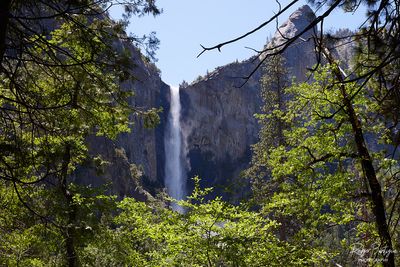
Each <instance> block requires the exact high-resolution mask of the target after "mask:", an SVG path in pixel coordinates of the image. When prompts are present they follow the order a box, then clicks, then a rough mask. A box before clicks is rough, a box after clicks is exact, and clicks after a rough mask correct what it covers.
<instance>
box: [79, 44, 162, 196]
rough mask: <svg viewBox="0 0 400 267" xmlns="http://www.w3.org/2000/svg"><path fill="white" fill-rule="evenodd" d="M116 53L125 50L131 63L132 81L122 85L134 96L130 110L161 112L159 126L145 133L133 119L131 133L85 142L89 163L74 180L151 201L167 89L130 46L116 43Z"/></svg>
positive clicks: (158, 183) (157, 184)
mask: <svg viewBox="0 0 400 267" xmlns="http://www.w3.org/2000/svg"><path fill="white" fill-rule="evenodd" d="M116 49H117V50H122V49H128V50H129V52H130V54H131V56H132V57H133V62H134V63H135V66H133V67H132V68H131V73H132V76H133V77H135V81H130V82H127V83H125V84H123V86H124V87H125V88H126V90H132V91H133V92H134V96H133V97H132V98H130V100H129V104H130V106H132V107H135V108H138V109H141V110H148V109H150V108H162V109H163V110H164V112H162V113H161V114H160V117H161V118H160V119H161V122H160V124H159V125H158V126H157V127H156V128H154V129H146V128H145V127H144V125H143V121H142V119H140V118H137V117H133V120H134V125H133V126H132V127H131V132H130V133H123V134H120V135H119V136H118V138H117V139H116V140H114V141H113V140H109V139H107V138H105V137H98V136H90V137H89V138H88V139H87V142H88V145H89V154H90V155H91V159H90V160H88V162H87V163H86V164H85V165H84V166H82V167H81V168H79V169H78V170H77V171H76V173H75V174H74V179H75V181H77V182H79V183H83V184H86V185H89V184H90V185H92V186H100V185H104V184H107V183H110V184H112V186H111V188H110V191H109V193H111V194H115V195H117V196H119V197H124V196H133V197H135V198H137V199H139V200H147V199H148V198H149V197H151V196H150V194H149V193H148V192H147V191H149V192H152V191H153V192H154V190H156V189H158V188H162V187H163V177H164V157H165V156H164V138H163V135H164V127H165V122H166V119H167V118H166V117H167V114H168V110H169V103H168V100H167V98H168V97H169V86H168V85H167V84H165V83H164V82H163V81H162V80H161V78H160V75H159V71H158V69H157V68H156V67H155V65H154V64H152V63H149V62H147V61H146V59H145V58H144V57H143V56H142V55H141V53H140V51H139V50H138V49H136V48H135V47H134V46H132V45H131V44H127V43H123V42H118V43H116ZM111 182H112V183H111ZM143 188H145V189H146V190H147V191H146V190H144V189H143Z"/></svg>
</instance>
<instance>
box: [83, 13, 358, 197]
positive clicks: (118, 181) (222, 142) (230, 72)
mask: <svg viewBox="0 0 400 267" xmlns="http://www.w3.org/2000/svg"><path fill="white" fill-rule="evenodd" d="M314 17H315V15H314V13H313V12H312V10H311V9H310V7H308V6H303V7H301V8H299V9H298V10H297V11H296V12H294V13H293V14H292V15H291V16H290V17H289V19H288V20H287V21H286V22H285V23H283V24H282V25H281V26H280V27H279V30H278V31H277V32H276V34H275V35H274V37H273V39H272V40H271V42H270V43H269V44H267V45H266V47H271V46H272V45H275V46H276V45H279V44H282V43H284V42H285V41H286V40H287V39H286V38H290V37H293V36H295V35H297V34H299V33H300V32H301V31H302V30H303V29H304V28H305V27H306V26H307V25H308V23H309V22H310V21H311V20H312V19H313V18H314ZM313 34H314V32H313V31H308V32H306V33H305V34H303V35H302V36H301V38H300V39H299V40H298V41H296V42H295V43H293V44H291V46H290V47H288V48H287V49H286V51H285V52H284V53H283V56H284V58H285V59H286V64H287V67H288V70H289V75H290V76H292V77H295V78H296V80H297V81H304V80H306V79H307V76H306V73H307V69H308V68H311V67H312V66H313V65H314V64H315V63H316V55H315V52H314V43H313V41H312V40H311V37H312V36H313ZM118 46H119V48H118V49H122V48H125V49H129V50H130V52H131V54H132V56H133V57H134V62H136V66H135V67H134V68H132V74H133V75H134V76H135V77H136V78H137V79H138V80H137V81H135V82H131V83H128V84H125V85H124V86H126V88H127V89H128V90H133V91H134V92H135V97H133V98H132V99H131V102H130V104H131V105H132V106H133V107H140V108H142V109H148V108H152V107H156V108H158V107H162V108H163V110H164V111H163V113H162V114H161V123H160V125H158V127H156V128H155V129H145V128H144V127H143V123H142V121H140V120H139V119H135V122H136V123H135V125H134V126H133V128H132V132H131V133H125V134H121V135H120V136H119V137H118V139H117V140H116V141H111V140H108V139H106V138H101V137H90V138H88V143H89V146H90V153H91V155H93V157H94V156H95V155H97V154H100V155H101V159H103V160H105V161H106V163H104V164H100V163H96V160H92V161H90V162H88V163H87V166H84V167H82V168H81V169H80V170H78V172H77V173H76V179H78V180H80V181H81V182H84V183H86V184H92V185H100V184H104V183H106V182H111V181H112V182H113V186H112V188H111V193H113V194H117V195H119V196H121V197H122V196H134V197H136V198H138V199H141V200H146V199H148V198H149V197H151V196H150V195H149V194H148V193H147V192H146V191H144V190H143V189H142V186H141V185H143V186H144V188H146V189H147V190H148V191H150V192H151V191H153V192H154V191H155V190H157V189H161V188H162V187H163V186H164V182H163V180H164V162H165V159H164V157H165V156H164V129H165V124H166V122H167V116H168V112H169V102H170V93H169V86H168V85H166V84H165V83H163V82H162V80H161V79H160V77H159V74H158V71H157V69H156V67H155V66H154V65H152V64H149V63H146V61H145V60H143V58H142V56H141V54H140V53H139V51H137V49H135V48H134V47H132V46H130V45H126V44H125V45H124V44H123V43H119V44H118ZM340 47H341V48H340V49H341V50H340V51H339V50H338V51H337V54H338V55H340V56H342V57H350V56H351V54H349V53H348V51H349V50H347V49H346V48H345V47H343V46H340ZM343 55H344V56H343ZM264 57H265V54H262V55H260V56H259V57H253V58H250V59H248V60H245V61H243V62H235V63H231V64H228V65H226V66H223V67H218V68H217V69H216V70H215V71H213V72H211V73H209V74H207V75H206V76H204V77H202V78H201V79H198V80H196V81H195V82H193V83H192V84H190V85H187V86H185V87H183V88H181V90H180V96H181V106H182V114H181V125H182V127H183V129H182V130H183V135H184V139H185V140H186V143H185V145H184V147H185V149H184V150H185V151H184V152H185V153H186V156H187V157H186V158H187V166H186V169H187V171H188V175H187V177H189V178H191V177H193V176H195V175H199V176H200V177H201V178H202V183H203V186H214V187H215V189H216V194H222V195H224V196H226V197H229V198H231V199H232V197H233V198H235V199H237V198H240V197H241V194H240V193H241V192H245V191H246V190H243V187H246V184H244V185H243V184H239V182H240V179H237V178H238V177H239V175H240V172H241V171H243V170H244V169H246V168H247V167H248V165H249V162H250V160H251V146H252V145H253V144H255V143H256V142H257V140H258V133H259V130H260V126H259V125H258V123H257V120H256V119H255V118H254V114H256V113H259V112H260V108H261V106H262V104H263V103H262V99H261V95H260V92H261V86H260V78H261V75H262V73H261V72H262V71H261V69H258V70H257V71H256V72H255V73H254V75H253V76H252V77H251V78H250V79H249V80H247V82H246V83H245V84H244V85H243V86H241V85H242V84H243V82H244V80H243V79H242V78H240V77H245V76H247V75H248V74H249V73H250V72H251V71H252V70H254V68H255V67H256V66H257V65H258V63H259V62H260V60H263V59H264ZM96 164H100V165H101V166H96ZM88 167H89V168H88ZM96 170H97V171H96ZM136 176H141V179H135V177H136ZM188 185H189V188H188V190H187V191H188V192H190V190H191V188H190V187H191V184H190V181H188ZM226 187H228V188H231V189H232V188H233V189H234V188H239V190H236V191H235V190H233V191H232V192H231V193H232V195H230V193H229V192H228V191H229V190H228V191H224V189H223V188H226Z"/></svg>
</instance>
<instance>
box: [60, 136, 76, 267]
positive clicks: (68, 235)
mask: <svg viewBox="0 0 400 267" xmlns="http://www.w3.org/2000/svg"><path fill="white" fill-rule="evenodd" d="M70 161H71V145H70V144H66V146H65V152H64V158H63V166H62V173H61V181H60V182H61V183H60V185H61V191H62V193H63V195H64V197H65V200H66V202H67V209H68V210H67V225H66V226H65V228H64V230H63V232H64V238H65V250H66V254H67V255H66V256H67V262H68V266H69V267H75V266H78V262H77V256H76V252H75V231H74V223H75V219H76V208H75V206H74V203H73V198H72V194H71V192H70V191H69V190H68V183H67V177H68V165H69V163H70Z"/></svg>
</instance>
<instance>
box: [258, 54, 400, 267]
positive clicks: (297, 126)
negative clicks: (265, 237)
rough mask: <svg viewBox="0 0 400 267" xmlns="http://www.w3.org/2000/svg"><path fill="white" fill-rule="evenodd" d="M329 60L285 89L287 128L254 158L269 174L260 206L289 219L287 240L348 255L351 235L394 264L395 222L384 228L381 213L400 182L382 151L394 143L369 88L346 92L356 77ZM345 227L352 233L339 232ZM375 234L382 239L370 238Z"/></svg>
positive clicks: (385, 212)
mask: <svg viewBox="0 0 400 267" xmlns="http://www.w3.org/2000/svg"><path fill="white" fill-rule="evenodd" d="M324 53H327V52H324ZM327 55H329V54H327ZM330 59H332V58H330ZM329 62H330V64H328V65H327V66H325V67H323V69H322V70H320V71H318V72H316V73H314V79H315V82H313V83H311V84H308V83H302V84H299V85H294V86H292V87H291V88H289V89H288V90H286V93H287V94H290V95H291V96H292V98H291V99H290V100H288V102H287V104H286V107H287V109H286V110H285V112H281V111H280V110H276V111H275V112H274V113H275V114H276V116H277V117H278V119H280V120H283V121H284V122H285V123H286V124H287V125H288V128H287V129H286V130H284V140H285V142H284V143H281V144H272V145H270V146H267V147H264V149H263V150H262V149H261V151H263V152H264V154H263V155H262V157H260V158H258V159H257V158H255V161H257V162H264V163H265V162H266V163H267V164H268V167H269V170H270V171H271V178H270V180H271V181H268V182H266V183H268V184H272V185H275V186H274V187H273V190H270V191H266V192H264V199H263V202H262V205H261V206H262V209H263V210H264V212H265V213H266V214H268V216H271V215H272V214H273V215H274V216H277V217H278V218H279V217H281V218H283V219H285V220H286V221H290V222H292V227H291V229H290V230H288V229H286V230H287V238H288V241H289V242H294V243H298V242H305V243H304V245H305V246H310V247H315V248H317V247H320V248H322V249H324V250H326V251H327V252H329V253H332V254H330V255H331V256H332V257H333V256H334V255H335V253H342V256H341V257H342V258H341V259H342V260H343V259H345V258H349V254H350V251H351V249H353V251H354V250H356V247H355V246H356V244H357V243H360V244H363V245H364V246H365V247H364V249H365V250H366V251H372V250H373V248H375V249H376V248H377V247H379V248H380V253H381V254H379V253H377V255H370V256H369V257H371V259H373V257H377V258H378V259H379V260H381V261H382V263H383V264H384V266H394V251H395V250H394V247H393V245H392V234H391V233H394V232H396V229H397V228H398V225H397V224H392V226H391V227H393V228H392V229H390V228H389V223H388V218H387V217H386V216H388V214H390V213H392V212H393V208H394V205H395V204H393V200H394V199H393V198H394V196H393V193H394V192H397V191H398V189H397V187H396V186H395V185H392V186H389V184H391V183H395V181H396V179H397V178H396V177H395V176H393V175H392V173H393V171H395V170H396V169H398V168H399V162H398V160H395V159H390V158H389V157H388V156H389V155H390V154H391V153H392V146H391V145H392V143H391V141H390V139H388V138H387V137H388V136H387V130H386V124H385V120H384V119H383V117H382V116H380V115H379V114H377V113H374V111H377V109H376V107H377V106H379V105H378V104H377V102H375V99H374V98H373V94H372V95H371V92H373V90H372V89H370V90H368V91H367V90H363V91H361V92H359V93H358V94H357V95H355V96H354V97H353V98H350V97H349V96H351V95H354V93H355V92H356V91H357V90H359V86H360V85H359V84H357V83H354V82H353V83H344V81H343V80H339V81H338V80H337V79H339V78H340V77H342V76H338V75H341V72H340V69H339V67H338V65H336V64H337V63H336V62H334V61H329ZM321 68H322V67H321ZM371 112H372V113H371ZM332 114H334V115H333V116H332ZM372 118H373V119H372ZM264 130H265V128H264ZM366 136H367V137H369V140H368V142H367V141H366V140H365V137H366ZM374 140H377V141H374ZM378 140H379V145H378ZM267 142H268V141H267ZM262 143H263V140H262V141H261V143H260V144H262ZM389 162H390V163H389ZM389 181H391V182H389ZM381 184H384V185H385V187H380V185H381ZM266 187H267V188H268V186H266ZM394 195H396V194H394ZM389 203H390V204H391V205H392V208H391V212H390V210H389V208H388V205H387V204H389ZM335 228H336V230H335V231H333V230H334V229H335ZM350 229H352V230H351V231H355V232H356V233H357V234H348V236H345V235H343V234H340V233H341V232H344V231H348V232H351V231H350ZM333 233H336V235H337V237H336V238H337V240H336V241H335V240H333V241H332V242H331V244H329V246H330V248H329V246H327V245H326V243H325V242H326V240H327V239H328V238H329V237H328V236H330V235H331V234H333ZM338 234H339V235H338ZM374 236H376V237H378V238H379V239H380V242H377V243H374V241H375V240H374V238H373V237H374ZM340 240H347V241H346V242H348V244H347V245H350V247H342V245H343V244H344V243H346V242H344V241H343V242H344V243H343V244H342V243H341V242H340ZM377 250H378V249H377ZM346 254H347V255H346ZM363 256H365V255H363ZM333 259H334V257H333Z"/></svg>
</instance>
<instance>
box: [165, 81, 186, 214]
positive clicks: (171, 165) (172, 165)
mask: <svg viewBox="0 0 400 267" xmlns="http://www.w3.org/2000/svg"><path fill="white" fill-rule="evenodd" d="M170 88H171V106H170V111H169V114H168V122H167V128H166V133H165V137H164V144H165V186H166V187H167V192H168V194H169V195H170V196H171V197H173V198H174V199H178V200H181V199H183V197H184V196H185V174H184V171H183V166H182V156H181V151H182V134H181V125H180V113H181V102H180V97H179V87H173V86H171V87H170ZM172 208H173V209H174V210H176V211H183V210H182V208H181V207H180V206H178V205H174V204H173V205H172Z"/></svg>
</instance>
